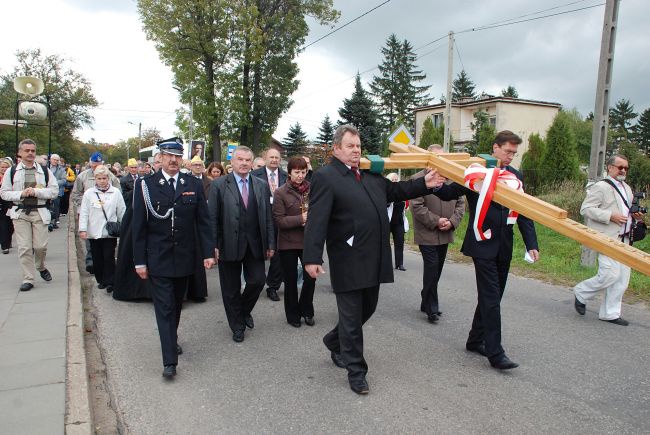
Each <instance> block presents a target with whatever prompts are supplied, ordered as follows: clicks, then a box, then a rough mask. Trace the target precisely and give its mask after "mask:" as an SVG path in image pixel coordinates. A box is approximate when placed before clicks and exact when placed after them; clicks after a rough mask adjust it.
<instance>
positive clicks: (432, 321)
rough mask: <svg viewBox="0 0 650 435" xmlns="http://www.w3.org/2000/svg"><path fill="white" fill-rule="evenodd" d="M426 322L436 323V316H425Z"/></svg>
mask: <svg viewBox="0 0 650 435" xmlns="http://www.w3.org/2000/svg"><path fill="white" fill-rule="evenodd" d="M427 320H428V321H429V323H438V315H437V314H429V315H428V316H427Z"/></svg>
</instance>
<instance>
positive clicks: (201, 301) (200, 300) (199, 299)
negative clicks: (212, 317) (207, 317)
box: [192, 298, 206, 304]
mask: <svg viewBox="0 0 650 435" xmlns="http://www.w3.org/2000/svg"><path fill="white" fill-rule="evenodd" d="M192 300H193V301H194V302H196V303H197V304H202V303H203V302H205V301H206V299H205V298H192Z"/></svg>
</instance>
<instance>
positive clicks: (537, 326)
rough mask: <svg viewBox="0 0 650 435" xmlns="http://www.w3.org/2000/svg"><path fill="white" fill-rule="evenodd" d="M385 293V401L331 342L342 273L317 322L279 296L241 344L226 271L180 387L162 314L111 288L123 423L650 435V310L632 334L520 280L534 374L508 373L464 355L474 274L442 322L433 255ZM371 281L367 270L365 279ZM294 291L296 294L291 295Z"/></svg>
mask: <svg viewBox="0 0 650 435" xmlns="http://www.w3.org/2000/svg"><path fill="white" fill-rule="evenodd" d="M406 266H407V267H408V268H409V270H408V272H399V273H398V274H397V277H396V282H395V283H394V284H391V285H384V286H382V290H381V295H380V300H379V307H378V310H377V313H376V314H375V316H374V317H373V318H372V319H371V320H370V322H369V323H368V324H367V326H366V327H365V328H364V330H365V340H366V359H367V361H368V364H369V366H370V372H369V375H368V381H369V383H370V388H371V391H370V395H368V396H365V397H360V396H357V395H356V394H354V393H353V392H352V391H351V390H350V389H349V387H348V384H347V378H346V376H345V371H344V370H341V369H338V368H336V367H335V366H334V365H333V364H332V362H331V361H330V359H329V354H328V352H326V350H325V348H324V346H323V345H322V343H321V337H322V336H323V335H324V334H325V333H326V332H327V331H328V329H329V328H331V327H332V325H333V324H334V323H335V321H336V310H335V301H334V296H333V294H332V293H331V290H330V288H329V281H328V278H327V277H325V278H323V279H320V280H319V281H318V286H317V289H316V296H315V307H316V322H317V323H316V326H315V327H312V328H310V327H307V326H304V325H303V327H302V328H300V329H294V328H293V327H291V326H289V325H287V324H286V321H285V319H284V311H283V305H282V303H281V302H271V301H270V300H268V299H267V298H266V297H265V296H263V297H262V298H260V301H259V303H258V305H257V307H256V308H255V311H254V313H253V316H254V318H255V325H256V326H255V329H254V330H253V331H252V332H247V333H246V334H247V335H246V340H245V342H244V343H242V344H235V343H234V342H233V341H232V340H231V334H230V331H229V330H228V327H227V323H226V321H225V315H224V311H223V306H222V303H221V297H220V293H219V289H218V280H217V272H216V270H215V271H212V272H210V276H211V278H210V279H209V282H210V288H209V292H210V298H209V300H208V302H206V303H204V304H191V303H188V304H187V305H186V310H185V311H184V312H183V319H182V321H181V328H180V342H181V343H182V345H183V348H184V351H185V353H184V354H183V355H182V356H181V357H180V364H179V366H178V370H179V375H178V376H177V378H176V380H175V381H174V382H173V383H170V382H164V381H163V379H162V377H161V369H162V367H161V360H160V358H161V357H160V348H159V346H160V345H159V341H158V336H157V331H156V325H155V320H154V314H153V307H152V305H151V304H149V303H125V302H117V301H114V300H113V299H112V298H110V296H108V295H106V294H105V293H102V291H100V290H97V289H95V290H94V292H95V303H96V306H97V309H98V316H99V329H100V331H99V333H100V342H101V346H102V348H103V353H104V355H105V357H106V363H107V366H108V373H109V383H110V385H111V387H112V389H113V391H114V394H115V396H116V401H117V407H118V412H119V414H120V415H121V418H122V420H123V422H124V424H125V426H126V427H127V429H128V430H129V431H130V433H133V434H166V433H169V434H185V433H187V434H189V433H194V434H197V433H229V434H232V433H283V434H284V433H296V434H297V433H396V432H399V433H415V432H420V433H422V432H428V433H478V432H481V433H490V432H492V433H571V432H573V433H575V432H578V431H580V432H582V433H612V432H619V433H648V431H649V430H650V346H648V343H649V342H650V339H649V335H650V334H649V333H650V312H649V311H648V310H647V309H645V308H643V307H641V306H627V305H626V306H625V307H624V316H625V318H627V319H629V320H630V322H631V325H630V326H629V327H627V328H625V327H620V326H616V325H611V324H608V323H605V322H601V321H598V319H597V306H596V304H595V303H594V304H591V305H589V306H588V312H587V315H586V316H585V317H584V318H582V317H579V316H578V315H577V314H576V313H575V311H574V310H573V306H572V303H573V296H572V293H571V292H570V289H568V288H565V287H558V286H553V285H548V284H544V283H541V282H539V281H535V280H530V279H525V278H518V277H511V278H510V280H509V284H508V288H507V290H506V297H505V299H504V303H503V308H504V309H503V312H504V314H503V320H504V322H503V323H504V331H503V336H504V343H505V347H506V350H507V352H508V355H509V356H510V357H511V358H512V359H514V360H515V361H517V362H519V363H520V364H521V367H520V368H519V369H516V370H514V371H511V372H507V373H502V372H497V371H495V370H494V369H492V368H491V367H490V366H489V364H488V362H487V360H486V359H484V358H481V357H479V356H477V355H475V354H470V353H468V352H466V351H465V350H464V342H465V338H466V334H467V331H468V327H469V324H470V321H471V317H472V313H473V309H474V303H475V290H474V288H475V287H474V275H473V268H472V267H471V266H468V265H464V264H452V263H450V264H447V265H446V269H445V272H444V273H443V279H442V282H441V291H440V293H441V304H442V305H441V309H442V311H443V312H444V315H443V317H442V321H441V322H440V323H439V324H438V325H431V324H429V323H427V322H426V318H425V316H424V315H423V314H422V313H420V312H419V290H420V279H421V278H420V277H421V267H422V266H421V260H420V257H419V254H413V253H407V254H406ZM360 272H362V271H360ZM281 296H282V293H281Z"/></svg>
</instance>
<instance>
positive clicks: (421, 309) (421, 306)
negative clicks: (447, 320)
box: [420, 304, 427, 313]
mask: <svg viewBox="0 0 650 435" xmlns="http://www.w3.org/2000/svg"><path fill="white" fill-rule="evenodd" d="M420 311H422V312H423V313H426V312H427V310H425V309H424V304H420Z"/></svg>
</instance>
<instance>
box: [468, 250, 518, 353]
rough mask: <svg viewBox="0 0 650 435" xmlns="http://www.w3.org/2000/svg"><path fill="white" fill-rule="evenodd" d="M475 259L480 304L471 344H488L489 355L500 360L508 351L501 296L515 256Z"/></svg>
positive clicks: (470, 332) (469, 339)
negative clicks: (504, 336) (502, 331)
mask: <svg viewBox="0 0 650 435" xmlns="http://www.w3.org/2000/svg"><path fill="white" fill-rule="evenodd" d="M472 260H473V261H474V271H475V274H476V289H477V292H478V304H477V305H476V311H475V312H474V320H473V321H472V329H471V330H470V331H469V336H468V337H467V344H468V345H470V346H474V345H479V344H481V343H485V351H486V353H487V356H488V358H489V359H490V361H496V360H499V359H500V358H501V357H502V356H503V355H504V354H505V351H504V350H503V347H502V346H501V298H503V292H504V291H505V288H506V281H507V280H508V272H509V270H510V260H511V258H499V257H496V258H476V257H472Z"/></svg>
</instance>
